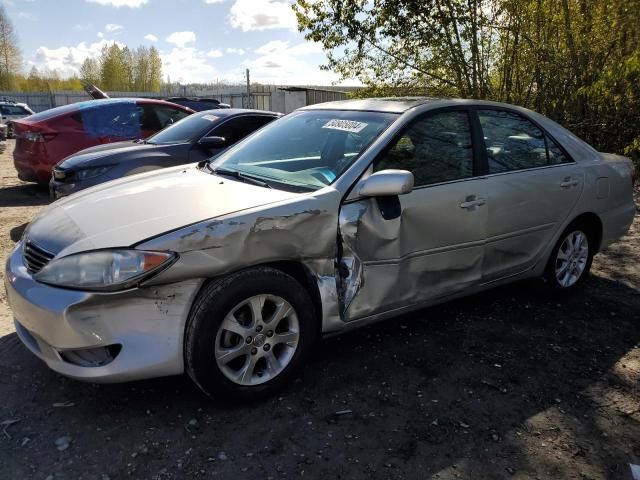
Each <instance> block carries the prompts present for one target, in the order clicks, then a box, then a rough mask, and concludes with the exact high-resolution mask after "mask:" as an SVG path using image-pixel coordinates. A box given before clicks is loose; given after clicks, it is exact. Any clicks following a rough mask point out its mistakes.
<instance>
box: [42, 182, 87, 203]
mask: <svg viewBox="0 0 640 480" xmlns="http://www.w3.org/2000/svg"><path fill="white" fill-rule="evenodd" d="M78 190H82V188H77V185H76V184H75V183H64V182H58V181H56V180H54V179H51V181H50V182H49V194H50V195H51V199H52V200H57V199H59V198H62V197H66V196H67V195H71V194H72V193H75V192H77V191H78Z"/></svg>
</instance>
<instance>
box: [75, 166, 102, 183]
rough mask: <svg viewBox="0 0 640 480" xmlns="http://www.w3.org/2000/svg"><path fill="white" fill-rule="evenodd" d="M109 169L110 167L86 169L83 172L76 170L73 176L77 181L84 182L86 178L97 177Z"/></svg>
mask: <svg viewBox="0 0 640 480" xmlns="http://www.w3.org/2000/svg"><path fill="white" fill-rule="evenodd" d="M110 168H111V166H110V165H109V166H106V167H95V168H86V169H84V170H78V171H76V173H75V176H76V178H77V179H78V180H86V179H87V178H93V177H98V176H100V175H102V174H104V173H107V171H108V170H109V169H110Z"/></svg>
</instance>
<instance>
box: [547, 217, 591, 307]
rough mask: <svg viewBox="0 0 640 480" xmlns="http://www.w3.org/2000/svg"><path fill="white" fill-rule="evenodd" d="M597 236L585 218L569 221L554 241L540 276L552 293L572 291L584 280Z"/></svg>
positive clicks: (588, 270)
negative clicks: (542, 274) (582, 220)
mask: <svg viewBox="0 0 640 480" xmlns="http://www.w3.org/2000/svg"><path fill="white" fill-rule="evenodd" d="M595 246H596V236H595V235H594V230H593V228H592V227H591V226H590V225H589V224H588V223H586V222H580V221H578V222H573V223H571V224H570V225H569V226H568V227H567V228H566V229H565V230H564V231H563V232H562V235H560V238H559V239H558V241H557V242H556V244H555V246H554V247H553V250H552V251H551V255H550V256H549V261H548V263H547V267H546V269H545V272H544V276H543V279H544V281H545V284H546V286H547V287H548V289H549V290H550V291H551V292H553V293H559V294H567V293H572V292H574V291H575V290H577V289H578V288H580V286H581V285H582V284H583V283H584V282H585V281H586V280H587V278H588V277H589V272H590V270H591V264H592V262H593V256H594V255H595V253H596V252H595Z"/></svg>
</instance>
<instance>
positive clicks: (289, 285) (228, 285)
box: [184, 267, 317, 401]
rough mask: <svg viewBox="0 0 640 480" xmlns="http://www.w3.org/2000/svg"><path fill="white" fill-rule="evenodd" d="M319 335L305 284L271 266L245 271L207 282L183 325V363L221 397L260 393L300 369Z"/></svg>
mask: <svg viewBox="0 0 640 480" xmlns="http://www.w3.org/2000/svg"><path fill="white" fill-rule="evenodd" d="M316 338H317V322H316V313H315V308H314V305H313V302H312V301H311V298H310V296H309V294H308V293H307V291H306V290H305V288H304V287H302V285H300V283H298V281H296V280H295V279H294V278H293V277H291V276H290V275H287V274H286V273H283V272H281V271H280V270H276V269H273V268H268V267H260V268H252V269H248V270H243V271H240V272H237V273H233V274H230V275H227V276H224V277H222V278H219V279H215V280H213V281H211V282H209V283H207V284H205V286H204V287H203V289H202V291H201V292H200V293H199V294H198V296H197V298H196V300H195V301H194V304H193V307H192V309H191V312H190V315H189V320H188V322H187V327H186V331H185V341H184V352H185V370H186V372H187V374H188V375H189V376H190V377H191V379H192V380H193V381H194V382H195V383H196V384H197V385H198V387H200V389H201V390H202V391H203V392H204V393H206V394H207V395H209V396H215V397H219V398H221V399H223V400H240V401H246V400H257V399H261V398H264V397H267V396H270V395H273V394H274V393H276V392H278V391H279V390H281V389H282V388H283V387H284V386H286V385H287V384H288V383H289V382H290V381H292V379H293V378H294V377H295V375H296V374H297V373H298V371H299V369H300V368H301V366H302V365H303V364H304V362H305V360H306V358H307V356H308V354H309V352H310V351H311V348H312V346H313V344H314V343H315V342H316Z"/></svg>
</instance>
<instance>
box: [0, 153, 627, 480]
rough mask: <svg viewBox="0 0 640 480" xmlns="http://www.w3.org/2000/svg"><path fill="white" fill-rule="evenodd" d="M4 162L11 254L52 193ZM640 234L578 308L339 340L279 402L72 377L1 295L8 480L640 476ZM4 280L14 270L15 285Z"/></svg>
mask: <svg viewBox="0 0 640 480" xmlns="http://www.w3.org/2000/svg"><path fill="white" fill-rule="evenodd" d="M12 149H13V146H12V145H10V147H9V149H8V150H7V152H6V153H5V154H3V155H2V156H0V177H2V188H1V189H0V251H1V254H0V257H2V258H4V257H6V255H7V254H8V253H9V251H10V249H11V248H12V246H13V245H14V244H15V242H16V241H17V240H18V239H19V237H20V235H21V233H22V230H23V229H24V226H25V224H26V222H28V221H29V220H30V219H31V218H32V217H33V215H34V214H35V213H36V212H37V211H38V210H39V209H40V208H41V206H42V205H45V204H46V203H47V202H48V197H47V192H46V191H44V190H40V189H38V188H36V187H34V186H32V185H27V184H23V183H22V182H20V181H18V180H17V179H16V178H15V173H14V170H13V165H12V162H11V151H12ZM639 237H640V221H639V220H638V217H636V222H635V224H634V226H633V228H632V231H631V232H630V233H629V235H628V236H627V237H626V238H625V239H623V241H621V242H620V243H618V244H617V245H615V246H613V247H612V248H610V249H609V250H608V251H606V252H604V253H602V254H600V255H598V256H597V257H596V260H595V262H594V268H593V270H594V275H593V276H592V278H591V279H590V281H589V282H588V283H587V285H585V288H584V290H583V291H582V292H580V293H578V294H576V295H575V296H573V297H572V298H567V299H560V300H558V299H549V298H547V297H546V296H545V295H544V294H543V293H542V291H540V289H539V288H538V287H537V285H536V284H535V283H533V282H527V283H520V284H516V285H512V286H508V287H503V288H499V289H496V290H493V291H490V292H487V293H484V294H482V295H476V296H473V297H470V298H467V299H464V300H460V301H456V302H452V303H449V304H446V305H443V306H439V307H436V308H430V309H427V310H423V311H420V312H418V313H415V314H412V315H408V316H403V317H400V318H398V319H396V320H392V321H388V322H385V323H381V324H377V325H374V326H371V327H368V328H365V329H363V330H360V331H356V332H353V333H350V334H347V335H345V336H342V337H337V338H332V339H329V340H326V341H324V342H323V344H322V346H321V348H320V349H318V352H317V353H316V354H315V356H314V358H313V360H312V362H311V364H310V365H309V367H308V368H307V369H306V372H305V373H304V374H303V376H302V377H301V378H300V379H298V380H297V381H296V382H295V383H294V384H293V385H292V386H291V388H289V389H288V390H286V391H285V392H284V393H282V395H281V396H280V397H276V398H273V399H270V400H267V401H265V402H263V403H257V404H252V405H244V406H231V405H226V404H222V403H219V402H212V401H210V400H208V399H206V398H205V397H204V396H203V395H202V394H200V393H199V391H198V390H197V389H196V388H195V387H193V386H192V385H191V383H190V382H189V381H187V380H186V379H185V378H182V377H175V378H164V379H158V380H152V381H145V382H135V383H129V384H122V385H91V384H85V383H79V382H76V381H72V380H68V379H65V378H63V377H61V376H59V375H57V374H55V373H53V372H51V371H49V370H48V369H47V368H46V367H45V366H44V364H42V363H41V362H40V361H39V360H37V359H36V358H34V357H33V356H32V355H31V354H30V353H28V352H27V350H26V349H25V348H23V347H22V346H21V345H20V344H19V341H18V340H17V338H16V335H15V333H14V331H13V325H12V322H11V313H10V310H9V307H8V306H7V305H6V297H5V295H4V291H2V293H0V399H1V402H0V403H1V404H0V478H16V479H18V478H20V479H31V478H34V479H43V480H45V479H48V480H53V479H63V478H64V479H68V478H73V479H76V478H77V479H100V480H105V479H123V478H152V479H171V478H220V479H227V478H232V477H234V478H251V479H252V478H256V479H258V478H259V479H270V478H271V479H276V478H277V479H281V478H305V477H306V478H323V479H328V478H344V479H360V478H362V479H365V478H367V479H368V478H385V479H386V478H389V479H401V478H407V479H411V478H416V479H418V478H419V479H431V478H433V479H435V478H439V479H457V478H463V479H473V480H476V479H503V478H513V479H558V478H570V479H620V478H626V477H625V475H627V473H628V464H629V463H640V397H639V393H640V392H639V385H640V327H639V325H638V322H639V320H640V293H639V292H640V263H639V260H640V242H639V241H638V240H639ZM1 275H2V274H1V273H0V276H1Z"/></svg>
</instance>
